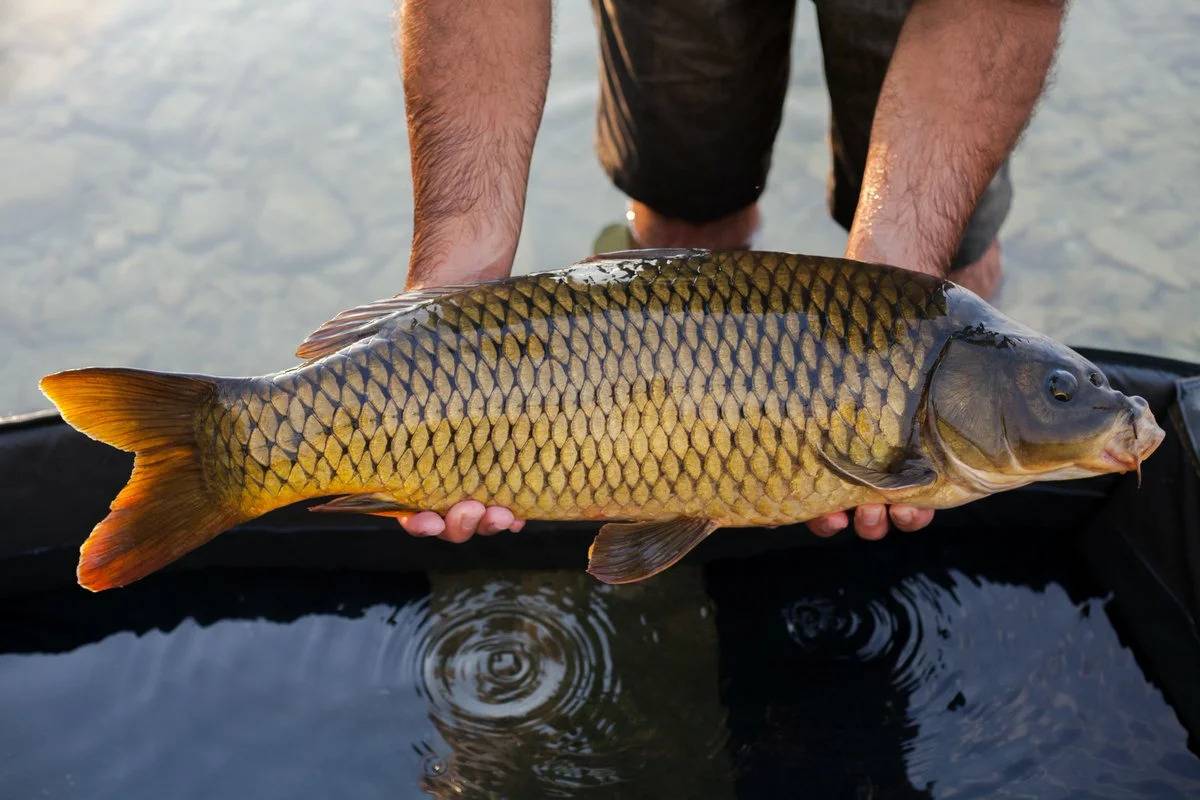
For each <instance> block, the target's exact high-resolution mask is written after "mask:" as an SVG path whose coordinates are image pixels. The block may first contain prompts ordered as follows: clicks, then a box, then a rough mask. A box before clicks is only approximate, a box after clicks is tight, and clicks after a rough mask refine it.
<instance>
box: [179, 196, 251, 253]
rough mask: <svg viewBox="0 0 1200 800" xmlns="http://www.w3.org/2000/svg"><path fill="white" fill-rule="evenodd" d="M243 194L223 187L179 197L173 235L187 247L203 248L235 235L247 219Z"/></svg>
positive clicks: (182, 245)
mask: <svg viewBox="0 0 1200 800" xmlns="http://www.w3.org/2000/svg"><path fill="white" fill-rule="evenodd" d="M244 215H245V200H244V198H243V196H242V195H241V193H238V192H232V191H226V190H222V189H204V190H201V191H197V192H189V193H187V194H185V195H183V197H182V198H180V200H179V207H178V209H176V211H175V214H174V217H173V219H172V225H171V238H172V239H173V240H174V241H175V243H176V244H178V245H179V246H180V247H182V248H185V249H199V248H203V247H206V246H208V245H211V244H213V243H215V242H218V241H220V240H222V239H226V238H229V237H230V236H232V235H234V233H235V231H236V230H237V228H238V227H239V226H241V225H242V224H243V223H244V221H245V217H244Z"/></svg>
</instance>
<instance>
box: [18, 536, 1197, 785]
mask: <svg viewBox="0 0 1200 800" xmlns="http://www.w3.org/2000/svg"><path fill="white" fill-rule="evenodd" d="M1079 563H1080V558H1079V555H1078V553H1077V551H1075V550H1074V547H1073V545H1072V544H1071V543H1070V539H1069V538H1068V537H1047V536H1046V535H1045V534H1044V532H1036V533H1021V532H1018V531H1014V532H1012V534H1011V535H1010V536H1007V537H1006V538H1005V541H1004V543H1003V544H1002V545H1000V544H998V543H997V541H996V539H994V538H992V537H982V536H975V537H972V536H971V535H970V534H969V532H964V531H961V530H959V531H947V530H943V531H940V532H936V533H930V534H928V535H922V536H919V537H909V538H907V539H902V538H895V539H894V540H893V541H890V542H887V543H884V544H881V545H875V546H872V545H867V544H863V545H861V546H855V547H835V548H816V549H802V550H796V551H791V552H789V553H786V554H780V553H774V554H771V555H769V556H764V557H759V558H753V559H743V560H735V561H724V562H721V561H718V562H714V563H713V564H710V565H709V566H707V567H703V568H702V567H699V566H696V565H689V564H686V563H685V564H683V565H680V566H679V567H677V568H675V569H673V570H670V571H668V572H667V573H664V574H663V575H662V576H659V577H658V578H656V579H655V580H653V581H651V582H648V583H645V584H640V585H633V586H626V587H608V586H603V585H600V584H598V583H596V582H594V581H592V580H591V579H590V578H588V577H587V576H586V575H584V574H583V573H581V572H575V571H521V572H504V571H491V572H466V573H432V574H429V575H394V574H373V573H352V572H328V573H307V572H283V571H280V572H253V571H234V570H226V571H222V570H208V571H205V572H197V573H182V574H174V575H157V576H153V577H151V578H149V579H147V580H146V581H145V582H143V583H141V584H138V585H136V586H135V587H133V588H131V589H128V590H124V591H120V592H110V593H106V594H101V595H96V596H84V595H82V594H81V593H80V591H79V590H77V589H69V590H61V591H52V592H47V593H44V594H36V595H29V596H24V597H19V598H9V599H7V600H6V601H5V603H4V604H3V605H0V630H3V631H5V635H4V636H2V637H0V687H3V691H0V719H3V720H4V721H5V723H4V725H3V726H0V786H3V787H4V789H5V791H4V795H5V796H11V797H42V796H45V797H63V798H72V797H88V798H109V797H112V798H123V800H131V799H133V798H143V797H145V798H151V797H174V798H189V797H196V798H201V797H217V796H230V797H256V798H275V797H278V798H285V797H287V798H294V797H331V796H345V797H357V798H370V797H389V798H398V797H399V798H403V797H414V798H416V797H425V796H430V795H432V796H436V797H456V796H465V797H510V798H526V797H623V798H630V797H632V798H643V797H644V798H658V797H697V798H699V797H703V798H735V797H738V798H762V797H783V796H793V794H794V793H795V792H796V791H797V788H798V787H804V796H812V797H852V798H907V797H938V798H950V797H956V798H957V797H987V798H998V797H1039V798H1068V797H1070V798H1081V797H1105V798H1121V797H1129V798H1183V797H1195V796H1197V793H1200V760H1198V759H1196V758H1195V756H1193V755H1191V754H1190V753H1188V751H1187V749H1186V746H1185V734H1184V732H1183V730H1182V729H1181V727H1180V726H1179V723H1178V722H1177V721H1176V719H1175V717H1174V714H1173V712H1172V711H1171V709H1170V708H1169V707H1168V706H1167V704H1166V703H1165V702H1164V700H1163V698H1162V696H1161V695H1160V694H1159V692H1158V690H1157V689H1156V688H1155V687H1154V686H1152V685H1151V684H1150V683H1149V682H1148V681H1147V680H1146V678H1145V677H1144V676H1143V674H1142V672H1141V670H1140V669H1139V667H1138V665H1137V663H1136V662H1135V660H1134V657H1133V655H1132V653H1131V652H1130V651H1129V650H1128V649H1126V648H1125V646H1124V645H1123V644H1122V642H1121V641H1120V639H1119V637H1118V636H1117V633H1116V632H1115V630H1114V628H1113V626H1112V624H1111V623H1110V621H1109V619H1108V616H1107V609H1108V606H1109V604H1110V603H1111V600H1109V599H1108V598H1106V597H1104V596H1103V595H1101V594H1099V592H1098V589H1097V587H1096V586H1095V585H1094V584H1093V583H1091V581H1090V579H1089V577H1088V576H1087V574H1086V572H1085V571H1084V570H1082V569H1081V568H1080V567H1079Z"/></svg>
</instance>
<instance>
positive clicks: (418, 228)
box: [396, 0, 550, 288]
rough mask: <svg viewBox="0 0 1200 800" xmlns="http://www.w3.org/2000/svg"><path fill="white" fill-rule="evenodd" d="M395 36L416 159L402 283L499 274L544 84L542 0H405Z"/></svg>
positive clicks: (521, 203)
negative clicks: (405, 273)
mask: <svg viewBox="0 0 1200 800" xmlns="http://www.w3.org/2000/svg"><path fill="white" fill-rule="evenodd" d="M396 36H397V45H398V49H399V52H400V58H401V62H402V70H403V77H404V98H405V107H406V109H407V114H408V136H409V147H410V150H411V154H412V180H413V243H412V253H411V256H410V259H409V266H408V286H409V288H416V287H420V286H432V285H438V284H450V283H462V282H470V281H477V280H486V279H489V278H497V277H503V276H505V275H507V274H508V272H509V270H510V269H511V267H512V259H513V255H514V254H515V253H516V249H517V240H518V238H519V237H520V232H521V218H522V215H523V214H524V210H525V186H526V181H527V180H528V178H529V162H530V158H531V157H532V153H533V142H534V139H535V137H536V136H537V129H538V125H539V123H540V122H541V118H542V106H543V104H544V103H545V100H546V84H547V81H548V80H549V77H550V3H549V0H459V2H450V0H406V2H404V3H403V5H402V6H401V7H400V9H399V14H398V24H397V31H396Z"/></svg>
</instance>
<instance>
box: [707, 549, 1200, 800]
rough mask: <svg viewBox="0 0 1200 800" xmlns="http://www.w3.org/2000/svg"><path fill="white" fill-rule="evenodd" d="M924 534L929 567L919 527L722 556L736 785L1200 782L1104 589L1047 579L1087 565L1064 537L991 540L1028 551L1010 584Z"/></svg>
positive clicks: (912, 793) (1182, 788)
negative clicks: (958, 563)
mask: <svg viewBox="0 0 1200 800" xmlns="http://www.w3.org/2000/svg"><path fill="white" fill-rule="evenodd" d="M1028 543H1029V542H1028V541H1026V542H1023V544H1028ZM898 546H899V547H903V548H906V549H904V550H900V549H897V547H898ZM917 547H920V548H921V549H924V550H925V553H924V556H923V557H922V568H921V570H920V571H919V572H915V573H914V572H912V571H911V566H910V564H907V563H905V561H906V560H907V559H910V558H913V557H914V555H915V554H914V552H913V549H914V542H912V541H909V542H905V543H903V544H902V545H892V546H887V545H885V546H882V547H879V546H875V547H873V548H872V549H866V548H861V549H860V548H850V549H847V550H839V551H817V552H809V553H804V554H801V555H794V554H788V555H787V556H785V557H775V558H773V559H772V560H771V562H770V563H760V564H740V565H734V564H730V565H722V566H720V567H718V568H717V569H715V570H714V575H713V576H712V577H711V578H710V591H712V593H713V595H714V599H715V600H716V603H717V607H718V612H719V613H718V632H719V635H720V640H721V645H722V651H723V656H722V685H723V687H724V694H723V699H724V701H725V703H726V704H727V705H728V706H729V708H730V712H731V719H730V724H731V728H732V734H733V737H732V738H733V741H732V742H731V747H732V749H733V750H734V752H735V753H736V754H737V764H736V767H737V769H738V773H739V775H738V792H739V795H742V796H751V797H758V796H776V794H778V793H779V792H783V791H785V790H786V787H788V786H791V785H795V784H796V783H797V782H800V781H804V782H806V785H808V786H809V787H810V789H811V790H812V792H813V796H831V797H989V798H991V797H1016V796H1020V797H1027V796H1028V797H1042V798H1056V797H1068V796H1070V797H1075V796H1103V797H1130V798H1143V797H1183V796H1189V794H1188V792H1192V793H1197V792H1200V762H1197V761H1196V759H1195V758H1194V757H1193V756H1191V755H1190V754H1188V753H1187V752H1186V750H1185V748H1184V734H1183V732H1182V730H1181V729H1180V727H1179V724H1178V722H1177V721H1176V720H1175V719H1174V716H1173V714H1172V712H1171V710H1170V708H1169V707H1168V706H1167V705H1166V704H1165V703H1164V701H1163V699H1162V696H1161V695H1160V694H1159V693H1158V691H1157V690H1156V689H1155V688H1154V687H1153V686H1152V685H1150V684H1149V683H1148V682H1147V681H1146V680H1145V679H1144V678H1143V677H1142V676H1141V674H1140V672H1139V670H1138V668H1137V665H1136V663H1135V662H1134V660H1133V657H1132V654H1131V653H1130V652H1129V651H1128V650H1126V649H1125V648H1124V647H1123V646H1122V645H1121V643H1120V642H1119V640H1118V639H1117V637H1116V635H1115V633H1114V631H1113V630H1112V628H1111V626H1110V625H1109V624H1108V622H1107V620H1106V619H1105V617H1104V613H1103V603H1102V602H1101V601H1100V600H1099V599H1096V598H1094V597H1091V598H1089V597H1074V598H1073V597H1071V596H1070V595H1069V594H1068V593H1067V591H1065V590H1064V587H1063V585H1060V584H1059V583H1056V582H1047V581H1046V580H1045V579H1046V578H1047V577H1048V576H1050V575H1055V577H1057V578H1058V579H1063V580H1066V581H1067V583H1068V585H1069V584H1070V583H1071V582H1072V580H1073V579H1074V577H1077V576H1078V572H1077V571H1076V568H1070V567H1066V566H1065V564H1066V562H1063V561H1061V560H1060V559H1061V558H1062V557H1063V556H1064V555H1067V553H1066V552H1059V553H1053V552H1051V551H1052V550H1053V549H1054V547H1055V545H1051V544H1045V543H1042V544H1038V545H1037V549H1032V548H1031V549H1023V548H1017V549H1015V550H1014V551H1013V552H1012V553H1007V552H1006V553H997V552H995V549H993V550H992V551H991V563H990V565H989V569H993V570H995V571H997V572H1000V573H1003V572H1004V571H1005V569H1006V568H1007V567H1008V566H1012V565H1022V568H1023V570H1024V573H1025V574H1024V578H1023V580H1022V583H1024V584H1026V585H1011V584H1008V583H1004V582H991V581H980V580H978V579H975V578H973V577H971V576H970V575H969V574H968V573H967V572H964V571H963V570H962V569H961V568H950V567H948V566H939V565H938V564H937V562H938V561H943V563H944V561H945V560H955V559H956V557H955V556H954V555H951V554H949V553H947V552H942V551H941V550H939V549H938V548H939V545H938V544H937V543H936V541H934V542H932V543H931V542H925V541H922V542H920V543H919V544H918V545H917ZM960 547H961V546H960ZM1057 547H1058V548H1059V549H1060V550H1062V545H1061V544H1059V545H1057ZM1039 551H1040V552H1039ZM930 557H931V558H930ZM925 558H929V561H925ZM1043 559H1044V560H1043ZM1056 561H1057V563H1055V562H1056ZM1033 564H1036V565H1038V566H1036V567H1031V565H1033ZM1043 572H1044V574H1042V573H1043ZM1072 572H1075V575H1072ZM1033 586H1039V587H1040V588H1038V589H1034V588H1031V587H1033ZM751 587H753V589H752V588H751ZM1089 792H1090V793H1091V794H1089Z"/></svg>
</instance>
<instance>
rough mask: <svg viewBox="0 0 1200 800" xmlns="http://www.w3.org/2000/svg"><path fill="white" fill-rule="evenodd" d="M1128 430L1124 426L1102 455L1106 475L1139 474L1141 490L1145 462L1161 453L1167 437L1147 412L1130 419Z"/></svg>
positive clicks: (1144, 411) (1132, 416)
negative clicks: (1113, 473)
mask: <svg viewBox="0 0 1200 800" xmlns="http://www.w3.org/2000/svg"><path fill="white" fill-rule="evenodd" d="M1130 416H1131V419H1130V420H1129V423H1128V426H1122V429H1121V431H1120V433H1118V434H1117V435H1116V436H1114V437H1113V438H1112V439H1111V440H1110V441H1109V443H1108V444H1107V445H1106V446H1105V448H1104V450H1103V451H1101V453H1100V458H1099V462H1100V465H1101V466H1102V467H1103V468H1104V469H1103V471H1104V472H1137V476H1138V486H1141V484H1142V462H1143V461H1145V460H1146V459H1147V458H1149V457H1150V456H1151V454H1152V453H1154V451H1155V450H1157V449H1158V446H1159V445H1160V444H1162V441H1163V439H1165V438H1166V436H1167V434H1166V431H1164V430H1163V429H1162V428H1160V427H1158V423H1157V422H1156V421H1155V419H1154V415H1153V414H1151V413H1150V411H1149V410H1148V409H1146V410H1143V412H1142V413H1141V414H1138V415H1136V416H1134V415H1132V414H1131V415H1130Z"/></svg>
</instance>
